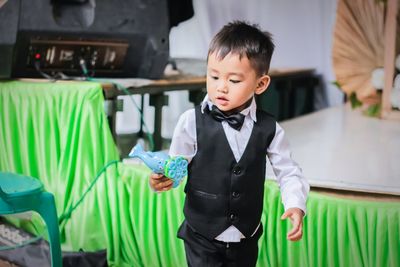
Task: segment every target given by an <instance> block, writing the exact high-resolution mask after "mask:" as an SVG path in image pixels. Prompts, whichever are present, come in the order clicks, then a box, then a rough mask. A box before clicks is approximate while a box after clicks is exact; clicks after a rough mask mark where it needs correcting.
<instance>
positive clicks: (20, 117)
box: [0, 82, 400, 267]
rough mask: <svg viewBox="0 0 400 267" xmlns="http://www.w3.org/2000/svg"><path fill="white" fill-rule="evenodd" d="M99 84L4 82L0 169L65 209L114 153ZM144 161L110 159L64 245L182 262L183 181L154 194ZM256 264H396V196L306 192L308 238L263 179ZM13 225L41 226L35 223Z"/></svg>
mask: <svg viewBox="0 0 400 267" xmlns="http://www.w3.org/2000/svg"><path fill="white" fill-rule="evenodd" d="M103 105H104V102H103V95H102V91H101V86H100V85H99V84H97V83H86V82H82V83H28V82H2V83H0V170H2V171H13V172H16V173H23V174H26V175H31V176H33V177H38V178H39V179H41V180H42V182H43V183H44V185H45V188H46V189H47V190H48V191H50V192H52V193H53V194H54V195H55V197H56V204H57V210H58V213H59V214H62V213H63V212H65V211H66V210H68V208H69V207H70V206H71V205H72V204H73V203H76V201H77V200H78V199H79V198H80V196H81V195H82V194H83V192H84V191H85V190H86V188H87V187H88V186H89V185H90V183H91V181H92V180H93V179H94V178H95V176H96V174H97V173H98V172H99V171H100V170H101V169H102V167H103V166H105V165H106V164H107V163H108V162H110V161H112V160H118V158H119V157H118V151H117V149H116V146H115V144H114V142H113V139H112V137H111V134H110V130H109V128H108V125H107V120H106V117H105V114H104V112H103ZM148 174H149V171H148V170H147V169H146V168H145V167H143V166H129V165H126V164H122V163H120V164H118V166H117V167H116V165H112V166H111V167H110V168H108V169H107V171H106V172H105V173H104V174H103V175H102V176H101V177H100V179H99V180H98V182H97V183H96V185H95V186H94V187H93V189H92V190H91V191H90V192H89V193H88V194H87V196H86V198H85V199H84V201H83V202H82V204H81V205H80V206H79V207H78V208H77V209H76V210H75V211H74V212H73V213H72V215H71V218H70V220H68V221H67V222H66V224H65V225H62V228H61V237H62V248H63V250H79V249H80V248H82V249H84V250H98V249H103V248H107V251H108V261H109V264H110V265H113V266H151V267H153V266H171V267H172V266H173V267H175V266H186V263H185V256H184V250H183V243H182V241H181V240H179V239H177V238H176V231H177V228H178V226H179V224H180V223H181V221H182V220H183V213H182V207H183V199H184V194H183V191H182V186H181V187H179V188H178V189H175V190H172V191H169V192H166V193H161V194H155V193H153V192H152V191H151V190H150V189H149V187H148V180H147V177H148ZM265 193H266V195H265V201H264V213H263V217H262V221H263V224H264V235H263V236H262V237H261V239H260V242H259V244H260V254H259V260H258V266H272V267H274V266H293V267H295V266H296V267H297V266H351V267H358V266H371V267H372V266H374V267H375V266H400V202H398V201H397V202H385V201H372V200H371V201H369V200H351V199H345V198H341V197H334V196H327V195H324V194H320V193H313V192H312V193H311V194H310V197H309V200H308V205H307V208H308V214H307V217H306V218H305V225H304V237H303V239H302V240H301V241H299V242H296V243H292V242H289V241H287V240H286V238H285V236H286V233H287V231H289V229H290V223H289V222H286V221H285V222H282V221H280V219H279V218H280V215H281V214H282V213H283V206H282V204H281V199H280V195H279V189H278V187H277V185H276V184H275V183H274V182H272V181H268V182H266V188H265ZM15 223H17V224H19V225H21V226H23V227H25V228H26V229H29V230H31V231H33V232H35V231H37V232H41V229H42V227H43V225H42V223H41V221H40V220H39V219H38V218H37V217H34V218H33V219H32V221H16V222H15ZM35 229H36V230H35Z"/></svg>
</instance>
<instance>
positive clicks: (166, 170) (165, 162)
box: [129, 144, 188, 188]
mask: <svg viewBox="0 0 400 267" xmlns="http://www.w3.org/2000/svg"><path fill="white" fill-rule="evenodd" d="M129 157H130V158H136V157H137V158H140V159H141V160H142V161H143V162H144V163H145V164H146V165H147V167H149V168H150V169H151V170H152V171H153V172H155V173H161V174H163V175H165V176H166V177H168V178H170V179H171V180H172V181H173V184H172V187H173V188H175V187H177V186H178V185H179V184H180V182H181V181H182V179H183V178H185V177H186V176H187V166H188V162H187V160H186V159H185V158H183V157H170V156H168V155H167V154H166V153H164V152H151V151H144V149H143V147H142V146H141V145H140V144H137V145H135V146H134V147H133V148H132V150H131V152H129Z"/></svg>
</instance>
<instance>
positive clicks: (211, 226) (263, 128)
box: [184, 106, 276, 239]
mask: <svg viewBox="0 0 400 267" xmlns="http://www.w3.org/2000/svg"><path fill="white" fill-rule="evenodd" d="M195 114H196V131H197V153H196V155H195V156H194V158H193V159H192V161H191V162H190V164H189V169H188V170H189V174H188V181H187V183H186V186H185V193H186V199H185V206H184V214H185V217H186V220H187V222H188V223H189V225H190V226H191V227H192V228H194V230H195V231H197V232H199V233H200V234H202V235H203V236H206V237H207V238H209V239H214V238H215V237H216V236H218V235H219V234H221V233H222V232H223V231H224V230H226V229H227V228H228V227H229V226H230V225H234V226H235V227H236V228H238V229H239V231H240V232H241V233H243V235H244V236H245V237H250V236H251V235H252V234H253V232H254V231H255V230H256V228H257V226H258V224H259V223H260V220H261V214H262V208H263V197H264V182H265V164H266V154H267V148H268V146H269V145H270V143H271V141H272V139H273V138H274V136H275V128H276V122H275V119H274V118H273V117H272V116H271V115H269V114H268V113H266V112H264V111H261V110H257V122H256V123H254V127H253V131H252V133H251V135H250V139H249V141H248V144H247V146H246V148H245V151H244V153H243V155H242V157H241V159H240V160H239V162H236V160H235V157H234V155H233V152H232V150H231V148H230V146H229V143H228V140H227V139H226V136H225V132H224V129H223V127H222V124H221V123H220V122H217V121H215V120H214V119H213V118H212V117H211V116H210V115H208V114H207V113H206V112H205V113H204V114H203V113H201V111H200V106H197V107H196V109H195Z"/></svg>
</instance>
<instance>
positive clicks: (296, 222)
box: [281, 208, 304, 241]
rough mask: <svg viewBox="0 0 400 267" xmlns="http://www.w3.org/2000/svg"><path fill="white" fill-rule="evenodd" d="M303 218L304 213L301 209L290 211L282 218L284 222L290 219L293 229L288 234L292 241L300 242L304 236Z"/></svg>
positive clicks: (291, 209)
mask: <svg viewBox="0 0 400 267" xmlns="http://www.w3.org/2000/svg"><path fill="white" fill-rule="evenodd" d="M303 216H304V212H303V211H302V210H301V209H299V208H290V209H288V210H287V211H286V212H285V213H284V214H283V215H282V217H281V219H282V220H284V219H286V218H290V221H291V222H292V225H293V228H292V230H290V232H289V233H288V234H287V239H288V240H290V241H298V240H300V239H301V237H302V236H303Z"/></svg>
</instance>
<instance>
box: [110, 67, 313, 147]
mask: <svg viewBox="0 0 400 267" xmlns="http://www.w3.org/2000/svg"><path fill="white" fill-rule="evenodd" d="M205 67H206V62H205V61H202V60H192V59H186V60H183V59H180V60H178V68H179V69H181V68H182V69H185V72H182V74H181V75H174V76H169V77H168V76H166V77H164V78H162V79H160V80H153V81H150V82H148V83H145V84H144V85H133V86H129V82H128V83H127V84H128V86H127V91H121V90H118V89H117V88H116V86H114V85H113V84H112V83H107V82H105V83H104V85H103V89H104V95H105V98H106V100H107V101H108V102H109V105H108V107H109V112H108V116H109V122H110V127H111V132H112V134H113V136H114V137H115V139H116V131H115V121H116V120H115V117H116V112H117V111H119V110H120V109H119V104H118V100H117V97H118V96H119V95H126V94H127V93H129V94H140V95H144V94H149V95H150V105H151V106H154V107H155V118H154V134H153V137H154V150H156V151H157V150H160V149H161V147H162V136H161V122H162V107H163V106H165V105H168V96H166V95H165V94H164V93H165V92H168V91H181V90H184V91H188V92H189V101H190V102H192V103H193V104H194V105H197V104H199V103H200V102H201V101H202V99H203V97H204V95H205V93H206V76H205V73H206V69H205ZM193 68H194V69H196V71H192V69H193ZM270 76H271V87H272V89H271V90H267V92H265V93H264V94H262V95H261V96H257V98H256V101H257V104H258V105H259V106H260V108H261V109H264V110H266V111H268V112H270V113H272V114H273V115H275V116H276V118H277V119H278V120H282V119H288V118H292V117H294V116H297V115H300V114H306V113H309V112H311V111H313V110H314V106H313V99H314V93H315V90H316V89H315V88H316V86H318V85H319V80H318V76H317V75H316V74H315V70H314V69H311V68H282V69H271V71H270ZM300 89H305V90H303V91H304V92H305V93H303V94H301V93H300ZM271 91H273V92H272V93H271ZM300 95H302V96H303V97H302V98H300V97H299V96H300ZM142 99H143V98H142ZM142 101H143V100H142ZM299 104H301V107H300V106H299ZM271 107H272V108H271ZM274 107H277V109H276V110H274ZM141 108H143V103H142V106H141ZM140 129H142V126H141V127H140ZM140 132H141V130H140Z"/></svg>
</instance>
